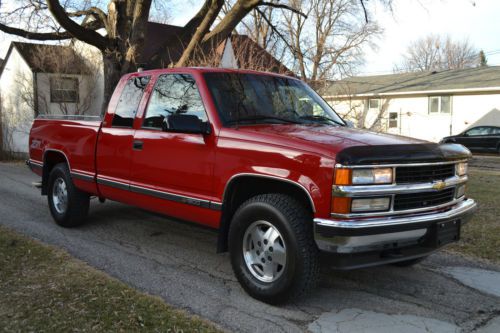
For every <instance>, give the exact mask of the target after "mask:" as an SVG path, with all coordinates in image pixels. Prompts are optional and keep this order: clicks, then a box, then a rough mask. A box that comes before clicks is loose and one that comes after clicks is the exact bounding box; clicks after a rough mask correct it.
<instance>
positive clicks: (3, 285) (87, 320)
mask: <svg viewBox="0 0 500 333" xmlns="http://www.w3.org/2000/svg"><path fill="white" fill-rule="evenodd" d="M0 300H1V301H0V323H1V325H0V327H1V330H2V331H5V332H86V331H92V332H119V331H127V332H131V331H132V332H134V331H147V332H216V331H217V329H216V328H215V327H214V326H213V325H212V324H210V323H209V322H207V321H204V320H202V319H200V318H197V317H194V316H190V315H188V314H187V313H185V312H183V311H180V310H176V309H173V308H172V307H170V306H168V305H166V304H165V303H164V302H163V301H162V300H161V299H159V298H156V297H152V296H149V295H145V294H142V293H140V292H138V291H136V290H134V289H132V288H130V287H128V286H126V285H125V284H123V283H121V282H119V281H117V280H116V279H113V278H111V277H109V276H108V275H106V274H104V273H102V272H99V271H97V270H95V269H93V268H91V267H89V266H88V265H86V264H85V263H83V262H81V261H79V260H76V259H74V258H72V257H71V256H70V255H68V254H67V253H66V252H64V251H61V250H58V249H56V248H54V247H50V246H46V245H42V244H40V243H38V242H36V241H33V240H30V239H28V238H26V237H23V236H20V235H18V234H16V233H13V232H11V231H9V230H7V229H5V228H2V227H0Z"/></svg>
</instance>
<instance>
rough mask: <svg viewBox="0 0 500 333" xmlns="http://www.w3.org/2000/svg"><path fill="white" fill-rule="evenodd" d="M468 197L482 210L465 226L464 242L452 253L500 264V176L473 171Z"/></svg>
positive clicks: (471, 172)
mask: <svg viewBox="0 0 500 333" xmlns="http://www.w3.org/2000/svg"><path fill="white" fill-rule="evenodd" d="M469 178H470V180H469V184H468V187H467V195H468V196H469V197H471V198H473V199H475V200H476V201H477V203H478V206H479V209H478V210H477V212H476V213H475V215H474V217H473V218H472V220H471V221H470V222H469V223H468V224H467V225H465V226H464V228H463V230H462V239H461V240H460V242H458V243H457V244H454V245H452V246H450V247H448V249H449V250H450V251H454V252H459V253H461V254H465V255H468V256H475V257H479V258H482V259H487V260H490V261H492V262H495V263H500V172H499V171H491V170H479V169H472V170H471V171H470V177H469Z"/></svg>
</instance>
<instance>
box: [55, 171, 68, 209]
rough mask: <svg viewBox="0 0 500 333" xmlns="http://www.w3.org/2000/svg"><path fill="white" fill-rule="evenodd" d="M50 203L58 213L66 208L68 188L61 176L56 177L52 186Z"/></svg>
mask: <svg viewBox="0 0 500 333" xmlns="http://www.w3.org/2000/svg"><path fill="white" fill-rule="evenodd" d="M52 203H53V204H54V208H55V209H56V211H57V212H58V213H59V214H64V213H65V212H66V209H67V208H68V190H67V189H66V182H65V181H64V179H62V178H57V179H56V180H55V182H54V185H53V187H52Z"/></svg>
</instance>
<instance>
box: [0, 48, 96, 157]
mask: <svg viewBox="0 0 500 333" xmlns="http://www.w3.org/2000/svg"><path fill="white" fill-rule="evenodd" d="M94 88H95V84H94V78H93V76H92V73H91V71H90V70H89V68H88V66H87V65H86V63H85V60H84V59H83V58H82V57H80V56H79V55H78V54H76V53H75V52H74V51H73V49H72V48H71V47H68V46H60V45H41V44H32V43H21V42H12V43H11V44H10V47H9V50H8V51H7V55H6V57H5V60H4V65H3V67H2V69H1V70H0V113H1V118H0V120H1V127H2V131H1V132H2V137H1V141H2V142H1V143H2V150H6V151H10V152H12V153H14V154H23V153H24V154H25V153H27V152H28V134H29V129H30V125H31V122H32V121H33V119H34V117H35V116H37V115H39V114H84V113H85V114H92V113H95V112H96V110H99V107H98V106H97V105H95V101H94V98H93V95H92V92H93V90H94Z"/></svg>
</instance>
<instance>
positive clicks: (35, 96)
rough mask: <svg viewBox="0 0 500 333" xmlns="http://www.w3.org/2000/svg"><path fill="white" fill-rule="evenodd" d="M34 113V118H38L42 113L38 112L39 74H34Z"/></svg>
mask: <svg viewBox="0 0 500 333" xmlns="http://www.w3.org/2000/svg"><path fill="white" fill-rule="evenodd" d="M33 112H34V117H35V118H36V117H38V115H39V114H40V112H39V111H38V76H37V72H33Z"/></svg>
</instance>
